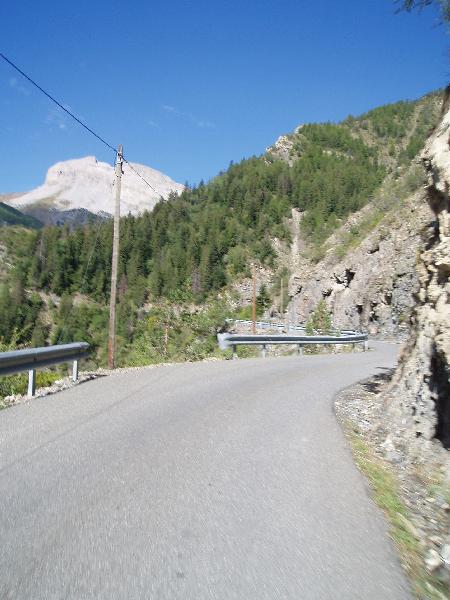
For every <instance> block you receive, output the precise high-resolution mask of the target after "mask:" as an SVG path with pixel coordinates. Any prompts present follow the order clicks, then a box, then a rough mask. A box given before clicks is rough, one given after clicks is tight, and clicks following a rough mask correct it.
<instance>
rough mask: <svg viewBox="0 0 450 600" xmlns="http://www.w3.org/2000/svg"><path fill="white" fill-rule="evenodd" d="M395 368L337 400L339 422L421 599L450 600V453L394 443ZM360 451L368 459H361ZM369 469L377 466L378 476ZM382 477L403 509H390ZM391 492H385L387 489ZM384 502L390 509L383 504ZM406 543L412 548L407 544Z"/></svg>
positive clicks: (437, 447)
mask: <svg viewBox="0 0 450 600" xmlns="http://www.w3.org/2000/svg"><path fill="white" fill-rule="evenodd" d="M392 373H393V370H386V371H385V372H382V373H380V374H378V375H376V376H375V377H371V378H369V379H366V380H364V381H361V382H359V383H357V384H356V385H353V386H351V387H350V388H347V389H345V390H343V391H342V392H340V393H339V394H338V396H337V397H336V399H335V411H336V414H337V417H338V420H339V421H340V423H341V424H342V426H343V429H344V431H345V433H346V435H347V438H348V439H349V441H350V444H351V445H352V447H353V450H354V455H355V458H356V460H357V462H358V464H359V466H360V468H361V470H362V471H363V473H364V474H365V475H366V476H367V477H368V479H369V482H370V484H371V486H372V490H373V494H374V496H375V498H376V499H377V500H378V502H379V504H381V505H382V507H383V508H384V512H385V514H386V516H387V518H389V520H390V523H391V530H390V533H391V537H393V539H396V538H397V542H399V543H396V546H397V550H398V552H399V556H400V560H401V562H402V565H403V567H404V568H405V570H406V571H407V573H408V575H409V577H410V578H411V581H412V584H413V587H415V589H416V593H417V596H416V597H418V598H432V599H448V598H450V485H449V484H448V482H446V480H445V473H446V472H447V469H448V464H449V458H450V457H449V454H450V453H449V452H448V451H446V450H445V449H444V448H443V447H442V445H441V444H440V443H439V442H438V441H437V440H432V441H430V442H427V443H426V444H425V445H424V449H423V454H422V455H421V456H418V455H417V453H416V454H415V455H414V456H412V455H411V453H409V452H408V451H407V448H406V447H404V448H402V445H401V444H398V443H397V444H395V445H394V443H393V442H392V438H393V432H392V431H391V427H390V423H389V421H388V419H387V417H386V403H388V402H389V401H390V400H391V399H390V397H389V390H390V387H389V383H390V380H391V377H392ZM361 448H363V451H364V453H365V455H366V457H365V458H363V460H358V458H360V457H358V455H360V451H361ZM366 461H369V463H370V467H373V465H376V469H377V471H376V473H375V475H374V474H373V473H371V468H369V469H367V464H365V462H366ZM377 478H378V479H381V478H383V479H384V478H386V480H387V481H388V482H389V484H388V487H389V490H388V493H389V494H393V495H394V496H395V498H396V501H397V502H398V506H396V507H394V508H393V509H392V507H390V506H386V498H385V497H383V490H382V491H381V497H380V493H379V490H378V489H377V487H379V486H378V482H377ZM384 491H386V490H384ZM383 504H385V506H383ZM404 539H407V540H408V541H409V546H408V545H405V544H402V540H404Z"/></svg>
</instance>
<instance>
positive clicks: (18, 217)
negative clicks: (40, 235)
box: [0, 202, 43, 229]
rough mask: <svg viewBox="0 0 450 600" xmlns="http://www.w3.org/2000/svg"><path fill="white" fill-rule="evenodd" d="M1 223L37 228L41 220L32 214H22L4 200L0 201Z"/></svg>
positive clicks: (40, 224) (41, 224)
mask: <svg viewBox="0 0 450 600" xmlns="http://www.w3.org/2000/svg"><path fill="white" fill-rule="evenodd" d="M2 225H23V226H24V227H30V228H32V229H39V228H41V227H42V226H43V223H41V221H38V219H35V218H34V217H32V216H29V215H24V214H23V213H21V212H20V210H17V209H15V208H13V207H12V206H8V205H7V204H5V203H4V202H0V226H2Z"/></svg>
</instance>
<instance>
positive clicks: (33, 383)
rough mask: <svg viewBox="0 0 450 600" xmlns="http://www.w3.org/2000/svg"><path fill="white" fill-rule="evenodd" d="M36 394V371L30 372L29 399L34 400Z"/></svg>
mask: <svg viewBox="0 0 450 600" xmlns="http://www.w3.org/2000/svg"><path fill="white" fill-rule="evenodd" d="M35 393H36V371H35V370H34V369H31V371H28V398H32V397H33V396H34V394H35Z"/></svg>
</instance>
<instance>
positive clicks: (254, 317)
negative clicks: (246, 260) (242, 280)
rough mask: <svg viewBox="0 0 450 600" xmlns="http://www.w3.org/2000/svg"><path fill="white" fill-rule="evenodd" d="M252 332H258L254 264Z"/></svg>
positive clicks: (254, 270)
mask: <svg viewBox="0 0 450 600" xmlns="http://www.w3.org/2000/svg"><path fill="white" fill-rule="evenodd" d="M252 321H253V326H252V332H253V333H254V334H255V333H256V269H255V265H253V304H252Z"/></svg>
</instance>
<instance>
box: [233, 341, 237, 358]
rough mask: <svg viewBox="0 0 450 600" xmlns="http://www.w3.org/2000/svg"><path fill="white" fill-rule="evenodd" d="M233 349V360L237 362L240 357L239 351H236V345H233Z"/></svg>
mask: <svg viewBox="0 0 450 600" xmlns="http://www.w3.org/2000/svg"><path fill="white" fill-rule="evenodd" d="M232 348H233V360H236V359H237V357H238V355H237V350H236V344H233V346H232Z"/></svg>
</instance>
